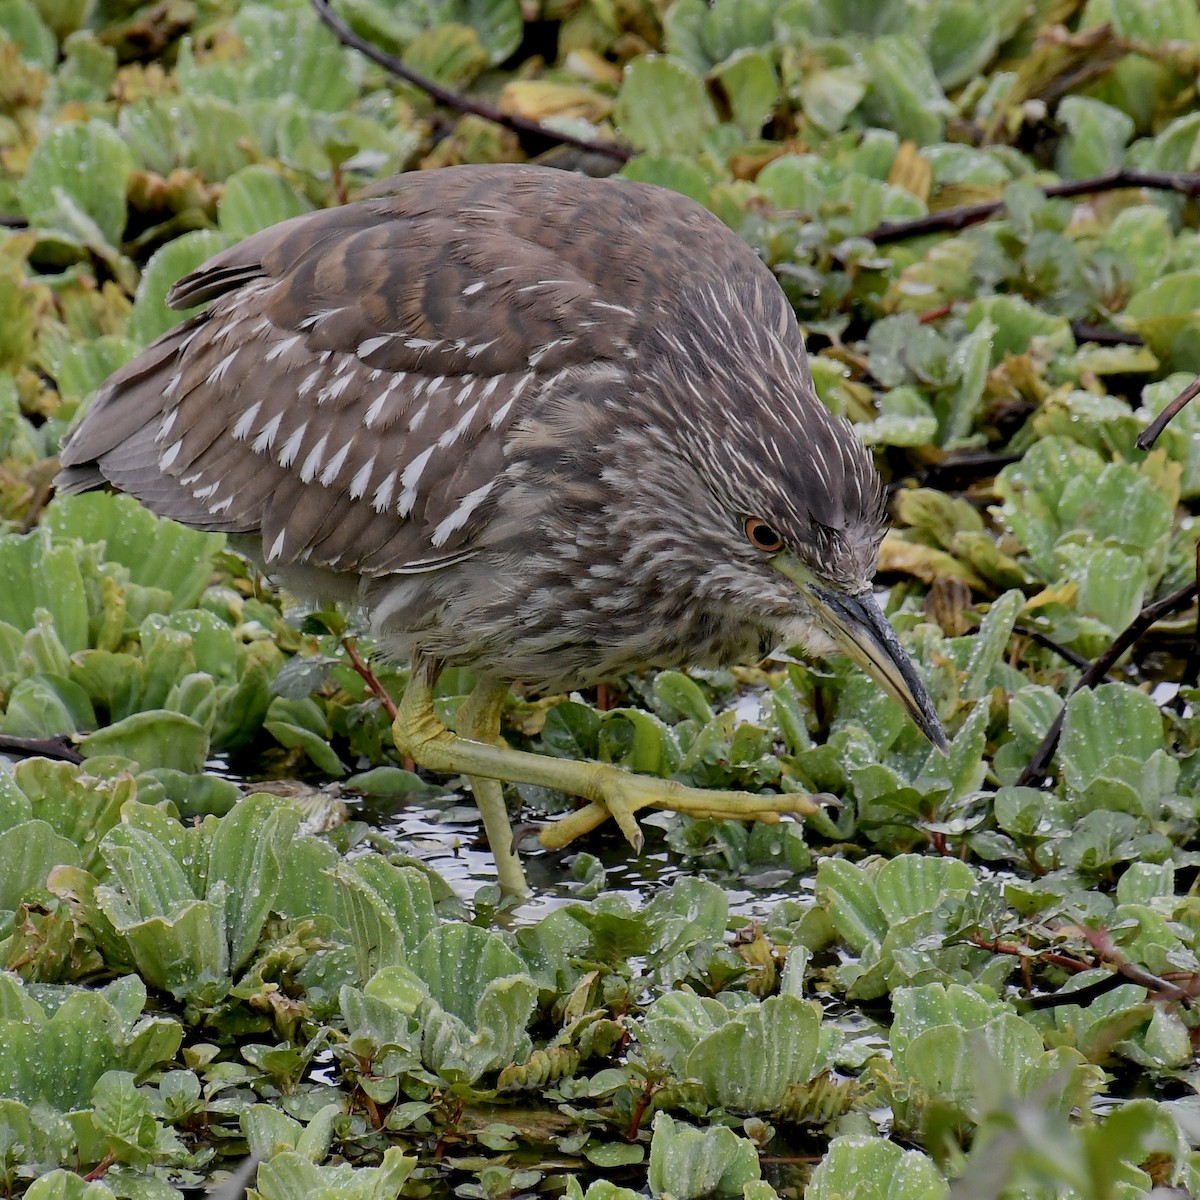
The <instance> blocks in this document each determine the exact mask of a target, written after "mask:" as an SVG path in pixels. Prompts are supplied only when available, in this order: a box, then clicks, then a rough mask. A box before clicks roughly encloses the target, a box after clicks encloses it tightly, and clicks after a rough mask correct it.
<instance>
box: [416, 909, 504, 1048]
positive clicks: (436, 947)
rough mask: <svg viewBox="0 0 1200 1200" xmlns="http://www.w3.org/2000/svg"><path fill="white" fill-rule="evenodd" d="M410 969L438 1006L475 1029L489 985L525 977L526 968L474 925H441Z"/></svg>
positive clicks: (501, 943)
mask: <svg viewBox="0 0 1200 1200" xmlns="http://www.w3.org/2000/svg"><path fill="white" fill-rule="evenodd" d="M409 965H410V966H411V967H412V969H413V970H414V971H415V972H416V973H417V974H418V975H419V976H420V978H421V979H422V980H424V982H425V986H426V987H427V988H428V989H429V994H430V996H432V997H433V999H434V1000H436V1001H437V1002H438V1004H440V1005H441V1006H442V1007H443V1008H444V1009H446V1011H447V1012H451V1013H453V1014H454V1015H455V1016H456V1017H459V1018H460V1019H461V1020H463V1021H465V1022H466V1023H467V1024H468V1025H469V1026H472V1027H475V1024H476V1020H477V1015H478V1008H479V1005H480V1003H481V1001H482V999H483V995H484V992H485V991H486V990H487V987H488V985H489V984H490V983H491V982H492V981H493V980H496V979H503V978H505V977H507V976H509V975H523V974H524V973H525V968H524V964H523V963H522V962H521V960H520V958H519V957H518V956H517V954H516V953H515V952H514V951H513V950H511V949H510V948H509V947H508V945H507V944H506V943H505V941H504V939H503V938H501V937H499V936H498V935H497V934H494V933H489V932H488V931H487V930H486V929H479V928H477V927H476V926H474V925H459V924H454V925H441V926H438V927H437V928H435V929H433V930H431V931H430V932H429V934H428V935H427V936H426V937H425V938H424V939H423V940H422V941H421V944H420V945H419V946H418V947H417V949H416V951H415V953H413V954H412V955H411V956H410V958H409Z"/></svg>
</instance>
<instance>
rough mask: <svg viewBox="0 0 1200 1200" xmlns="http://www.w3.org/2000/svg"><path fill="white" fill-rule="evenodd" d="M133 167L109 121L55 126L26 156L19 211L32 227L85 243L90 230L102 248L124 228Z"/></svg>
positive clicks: (118, 237) (117, 240)
mask: <svg viewBox="0 0 1200 1200" xmlns="http://www.w3.org/2000/svg"><path fill="white" fill-rule="evenodd" d="M134 166H135V162H134V158H133V155H132V154H131V153H130V150H129V147H128V146H127V145H126V144H125V142H124V141H123V140H122V138H121V137H120V135H118V134H117V132H116V131H115V130H114V129H113V128H112V126H111V125H106V124H104V122H103V121H75V122H68V123H67V124H63V125H58V126H56V127H55V128H53V129H51V130H49V131H48V132H47V133H46V134H45V135H44V136H43V137H42V138H41V140H40V141H39V142H38V143H37V145H36V147H35V148H34V151H33V154H32V155H31V156H30V159H29V166H28V168H27V169H26V171H25V175H24V177H23V178H22V179H21V182H20V184H19V185H18V188H17V192H18V195H19V196H20V199H21V208H22V211H23V212H24V213H25V216H26V217H28V218H29V221H30V224H32V225H36V226H40V227H42V228H44V229H53V230H57V231H59V232H62V233H65V234H67V235H68V236H71V237H74V238H77V239H78V240H80V241H82V242H84V243H85V244H86V243H89V242H90V241H91V234H90V228H94V229H95V230H97V231H98V232H99V234H100V236H101V237H102V238H103V240H104V242H105V243H106V244H107V245H108V246H110V247H115V246H118V245H119V244H120V241H121V235H122V233H123V232H124V230H125V187H126V184H127V183H128V180H129V176H130V175H131V174H132V173H133V170H134ZM81 215H82V217H83V218H84V219H85V221H86V222H87V223H85V221H81V220H80V216H81Z"/></svg>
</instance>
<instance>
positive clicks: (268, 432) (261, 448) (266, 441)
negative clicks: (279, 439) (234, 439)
mask: <svg viewBox="0 0 1200 1200" xmlns="http://www.w3.org/2000/svg"><path fill="white" fill-rule="evenodd" d="M282 420H283V413H276V414H275V415H274V416H273V417H272V418H271V419H270V420H269V421H268V422H267V423H266V424H265V425H264V426H263V427H262V428H261V429H260V430H259V431H258V437H256V438H255V439H254V445H253V446H252V447H251V449H252V450H253V451H254V453H255V454H263V453H265V452H266V451H267V450H270V449H271V447H272V446H273V445H274V443H275V435H276V434H277V433H278V432H279V423H280V421H282Z"/></svg>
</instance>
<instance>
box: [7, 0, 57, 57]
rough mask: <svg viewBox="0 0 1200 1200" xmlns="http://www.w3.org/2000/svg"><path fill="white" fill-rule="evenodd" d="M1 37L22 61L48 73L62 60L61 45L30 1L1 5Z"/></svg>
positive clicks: (24, 0) (11, 1)
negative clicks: (13, 47) (14, 48)
mask: <svg viewBox="0 0 1200 1200" xmlns="http://www.w3.org/2000/svg"><path fill="white" fill-rule="evenodd" d="M0 35H3V37H4V39H5V40H7V41H10V42H12V43H13V45H14V46H16V48H17V50H18V51H19V52H20V55H21V58H22V59H23V60H24V61H25V62H28V63H33V64H35V65H36V66H39V67H41V68H42V69H43V70H45V71H51V70H53V68H54V65H55V63H56V61H57V59H58V42H57V40H56V39H55V36H54V31H53V30H52V29H50V28H49V27H48V26H47V25H46V23H45V22H44V21H43V20H42V18H41V16H40V15H39V14H38V10H37V9H36V8H35V7H34V6H33V5H32V4H30V3H29V2H28V0H2V2H0Z"/></svg>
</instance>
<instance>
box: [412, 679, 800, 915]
mask: <svg viewBox="0 0 1200 1200" xmlns="http://www.w3.org/2000/svg"><path fill="white" fill-rule="evenodd" d="M422 668H423V669H417V668H416V667H415V666H414V670H413V674H412V678H411V679H410V681H409V685H408V687H407V688H406V689H405V692H404V699H403V701H402V702H401V704H400V709H399V713H398V715H397V717H396V720H395V721H394V722H393V724H392V736H393V738H394V740H395V743H396V747H397V749H399V750H400V752H401V753H402V754H407V755H410V756H411V757H412V758H413V759H414V760H415V761H416V762H418V763H419V764H420V765H421V766H423V767H426V768H427V769H429V770H431V771H439V772H442V773H445V774H466V775H469V776H470V777H471V783H472V788H473V789H474V792H475V800H476V803H477V804H478V805H479V809H480V812H481V813H482V814H483V821H484V828H485V829H486V831H487V837H488V843H489V845H490V846H491V848H492V853H493V854H494V855H495V858H496V865H497V870H498V873H499V878H500V886H501V887H502V888H503V889H504V890H505V891H508V892H525V891H527V890H528V889H527V887H526V884H525V875H524V872H523V871H522V869H521V863H520V860H519V859H518V858H517V854H516V851H515V849H514V847H513V835H512V827H511V825H510V824H509V819H508V813H507V811H506V809H505V806H504V798H503V795H502V794H501V790H500V785H499V783H497V782H496V781H497V780H509V781H511V782H520V783H533V784H538V785H540V786H541V787H547V788H554V789H555V790H557V791H560V792H567V793H569V794H571V795H575V796H582V797H583V798H584V799H585V800H589V801H591V803H589V804H588V805H586V806H585V807H584V808H581V809H580V810H579V811H578V812H574V813H571V814H569V815H568V816H566V817H562V818H560V819H559V820H557V821H555V822H554V823H553V824H551V825H550V826H549V827H548V828H546V829H544V830H543V831H542V833H541V835H540V841H541V843H542V845H543V846H545V847H546V848H547V849H561V848H562V847H563V846H566V845H567V844H568V843H570V842H572V841H574V840H575V839H576V838H577V837H580V836H581V835H583V834H585V833H588V832H590V831H591V830H593V829H595V828H596V827H597V826H598V825H600V824H602V823H603V822H604V821H605V820H607V819H608V818H609V817H612V819H613V820H614V821H616V823H617V825H618V827H619V828H620V830H621V832H622V833H623V834H624V835H625V838H626V840H627V841H628V842H629V844H630V845H631V846H632V847H633V848H634V850H638V851H640V850H641V848H642V831H641V829H640V828H639V827H638V823H637V819H636V817H635V816H634V814H635V813H636V812H638V811H639V810H641V809H643V808H648V807H651V806H653V807H656V808H665V809H670V810H672V811H675V812H682V813H687V814H688V815H689V816H693V817H708V818H711V819H714V820H738V821H767V822H773V821H778V820H779V818H780V817H781V816H782V815H784V814H790V815H795V816H811V815H812V814H813V813H815V812H817V811H818V809H819V808H820V807H821V803H820V801H819V800H818V799H816V798H815V797H813V796H808V795H803V794H785V795H769V796H758V795H754V794H752V793H750V792H720V791H706V790H704V789H701V788H691V787H686V786H685V785H684V784H682V783H677V782H676V781H674V780H671V779H656V778H653V777H652V776H649V775H634V774H632V773H630V772H629V771H626V770H623V769H622V768H621V767H615V766H612V765H611V764H608V763H593V762H577V761H574V760H571V759H562V758H550V757H548V756H547V755H543V754H530V753H528V752H527V751H524V750H512V749H509V748H508V747H507V746H505V745H503V744H502V743H501V742H500V712H501V709H502V707H503V704H504V697H505V695H506V694H507V688H506V687H504V686H503V685H501V684H497V683H494V682H488V681H486V680H484V681H481V682H480V683H479V685H478V686H477V687H476V689H475V691H474V692H472V693H471V695H470V697H469V698H468V699H467V701H466V703H465V704H464V705H463V706H462V708H461V709H460V710H459V714H458V727H459V732H458V733H451V732H450V730H449V729H447V728H446V726H445V725H444V724H442V722H441V720H439V718H438V716H437V714H436V713H435V712H434V709H433V689H432V677H433V674H434V670H433V667H432V665H431V664H422Z"/></svg>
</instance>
